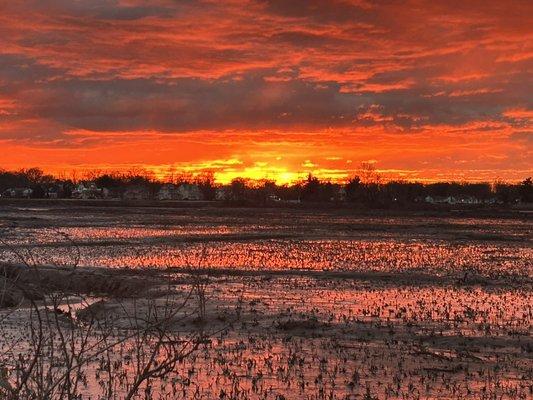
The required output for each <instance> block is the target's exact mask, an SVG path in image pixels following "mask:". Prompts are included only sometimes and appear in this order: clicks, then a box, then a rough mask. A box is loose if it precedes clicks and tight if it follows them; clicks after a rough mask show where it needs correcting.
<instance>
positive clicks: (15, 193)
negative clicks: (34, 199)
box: [2, 188, 33, 199]
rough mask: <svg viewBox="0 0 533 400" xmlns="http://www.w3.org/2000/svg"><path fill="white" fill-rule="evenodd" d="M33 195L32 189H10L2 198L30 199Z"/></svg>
mask: <svg viewBox="0 0 533 400" xmlns="http://www.w3.org/2000/svg"><path fill="white" fill-rule="evenodd" d="M32 193H33V190H32V189H30V188H10V189H6V190H4V192H3V193H2V197H12V198H23V199H29V198H30V197H31V195H32Z"/></svg>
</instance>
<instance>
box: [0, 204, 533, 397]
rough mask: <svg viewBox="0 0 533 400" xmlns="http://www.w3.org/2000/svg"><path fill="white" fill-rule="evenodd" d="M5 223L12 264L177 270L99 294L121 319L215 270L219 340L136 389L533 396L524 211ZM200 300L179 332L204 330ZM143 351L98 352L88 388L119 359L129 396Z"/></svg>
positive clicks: (80, 212)
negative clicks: (153, 283)
mask: <svg viewBox="0 0 533 400" xmlns="http://www.w3.org/2000/svg"><path fill="white" fill-rule="evenodd" d="M0 224H1V227H2V228H3V232H4V234H3V244H2V245H1V246H0V259H1V260H2V261H4V262H12V263H17V262H19V261H20V258H21V257H24V258H31V260H32V261H33V262H35V263H37V264H46V265H50V264H53V265H58V266H63V265H69V263H71V262H72V260H76V261H77V262H78V264H79V265H80V268H83V267H85V268H91V271H93V270H94V271H98V270H99V269H101V268H104V267H111V268H114V269H119V268H127V269H129V270H134V272H130V273H135V274H136V275H135V276H137V274H141V276H142V274H143V272H142V271H154V270H157V271H161V274H162V275H164V276H165V277H167V278H168V277H171V278H169V279H171V280H170V281H169V282H170V283H169V284H168V286H164V285H159V286H158V288H159V289H157V290H156V291H155V292H154V290H155V289H154V288H152V289H150V291H147V292H146V293H139V296H140V297H141V299H138V298H133V299H132V298H131V297H128V298H124V299H121V300H120V307H119V306H118V302H119V300H117V299H116V298H112V297H111V296H109V297H102V296H100V297H98V298H97V299H96V298H92V300H91V301H89V302H88V303H87V304H86V305H85V307H86V308H87V309H94V308H95V307H96V306H95V304H99V305H100V306H99V307H104V309H105V310H106V315H107V316H110V317H111V318H112V319H115V320H121V318H125V317H124V314H125V313H126V311H127V310H131V309H132V307H133V306H132V304H135V309H137V307H140V306H138V304H137V303H136V302H142V301H143V300H142V297H143V296H144V297H147V298H150V299H151V301H154V302H158V301H161V302H162V301H163V300H161V299H163V297H160V296H159V295H158V294H157V293H160V292H161V288H162V287H165V293H166V294H167V296H168V293H172V297H173V298H174V297H175V298H179V297H180V296H183V293H184V287H187V286H188V285H189V284H190V283H191V282H194V281H191V280H190V279H191V276H192V277H194V276H201V277H202V282H203V284H204V285H205V299H206V306H205V307H206V308H205V309H204V310H202V320H203V323H202V325H201V326H202V330H205V331H206V332H207V333H208V336H207V339H206V340H205V341H203V342H202V344H201V346H199V347H198V349H196V351H195V352H193V353H192V354H191V355H190V357H187V358H186V359H183V360H182V361H181V362H180V363H178V364H177V365H176V366H175V368H174V372H173V374H171V375H168V376H165V377H163V378H159V379H152V380H151V381H150V382H148V383H147V384H146V385H145V386H144V387H143V388H144V390H143V392H142V396H141V395H139V396H138V397H135V398H139V399H140V398H155V399H159V398H161V399H173V398H185V399H214V398H216V399H276V400H281V399H366V400H369V399H450V398H453V399H461V398H472V399H528V398H531V397H532V396H533V368H532V365H533V339H532V333H533V331H532V324H531V322H532V317H533V285H532V283H533V246H532V229H533V224H532V223H531V220H530V219H527V218H526V217H522V218H496V217H492V218H488V217H483V218H481V217H477V218H476V217H472V216H469V217H459V216H453V215H447V216H428V215H415V214H410V215H408V216H405V215H404V216H402V215H399V216H392V215H380V216H376V215H356V214H353V215H351V214H350V213H348V212H340V211H318V212H316V211H301V210H258V209H214V208H206V209H165V208H158V209H155V208H146V209H143V208H123V209H118V208H117V209H115V208H111V207H102V208H89V207H83V208H81V207H80V208H75V207H64V208H60V207H51V208H45V207H32V208H22V207H18V208H17V207H4V208H2V209H0ZM152 275H153V274H151V275H150V276H152ZM149 293H150V295H149ZM154 293H155V294H154ZM154 299H155V300H154ZM195 304H196V303H195V302H194V301H193V302H191V304H190V305H188V306H187V307H188V308H187V309H186V310H185V311H184V313H185V314H184V315H185V317H184V318H183V319H181V320H180V321H181V322H180V323H179V324H176V326H175V329H176V331H179V332H182V333H185V334H186V333H190V332H193V331H194V330H195V329H198V325H197V321H196V320H195V319H194V318H192V316H193V315H195V313H196V312H197V311H198V310H197V309H196V305H195ZM81 309H82V310H83V309H84V307H81ZM0 312H1V311H0ZM24 312H25V311H24V310H23V309H22V310H18V311H17V312H16V313H13V314H11V315H10V316H9V317H8V318H6V319H5V320H4V321H3V323H2V331H3V335H4V336H3V337H4V338H12V337H17V332H19V334H20V331H21V329H22V328H21V321H23V320H24V317H23V314H24ZM76 313H79V310H78V309H76ZM22 325H23V324H22ZM8 342H9V341H8V340H6V339H4V341H3V342H2V346H0V349H3V350H4V351H5V349H7V348H8V347H9V346H10V344H9V343H8ZM11 348H12V346H11ZM132 354H133V350H132V349H131V343H129V342H127V341H125V342H124V343H122V344H121V345H120V350H119V351H118V350H117V351H115V352H114V354H113V355H111V356H109V357H110V358H109V360H108V361H107V362H106V361H105V360H104V359H102V360H100V361H99V362H94V363H93V364H92V365H91V367H90V369H89V372H88V373H87V376H86V378H85V380H84V382H83V384H82V385H81V387H82V390H81V392H82V393H83V397H82V398H84V399H85V398H92V399H96V398H102V397H103V398H106V397H105V393H106V387H105V385H103V384H101V383H100V384H99V382H102V376H104V375H105V374H110V371H111V370H114V371H115V372H117V373H118V372H120V371H122V372H121V373H122V375H121V376H122V379H120V380H117V381H116V382H115V385H116V390H117V393H126V392H127V390H128V388H129V387H130V386H131V382H130V381H128V376H129V375H128V374H129V373H130V372H131V371H133V370H134V365H135V357H132ZM128 371H130V372H128ZM119 398H120V397H119Z"/></svg>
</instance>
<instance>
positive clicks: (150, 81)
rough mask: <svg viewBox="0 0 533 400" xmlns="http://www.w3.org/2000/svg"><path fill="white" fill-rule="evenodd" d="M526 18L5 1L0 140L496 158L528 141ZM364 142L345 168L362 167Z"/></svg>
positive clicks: (323, 4)
mask: <svg viewBox="0 0 533 400" xmlns="http://www.w3.org/2000/svg"><path fill="white" fill-rule="evenodd" d="M532 12H533V5H532V3H531V2H530V1H522V0H512V1H510V2H505V3H502V2H500V1H469V2H464V1H451V2H429V1H428V2H422V3H420V2H416V1H413V2H400V1H372V2H370V1H366V0H358V1H355V0H332V1H318V0H316V1H315V0H310V1H309V0H305V1H303V0H295V1H281V0H249V1H240V0H231V1H227V2H218V1H214V0H197V1H194V0H180V1H174V0H157V1H144V0H95V1H76V2H72V1H67V0H39V1H37V0H33V1H28V2H4V3H2V5H0V37H2V38H3V39H2V48H1V49H0V140H4V141H9V142H10V143H19V144H24V146H32V145H34V146H43V145H46V146H49V147H50V148H52V147H55V148H65V149H74V148H76V147H79V148H87V147H88V146H93V147H95V146H96V147H97V146H99V145H100V146H104V144H105V145H106V146H107V145H110V144H113V143H114V144H117V145H122V144H123V143H124V142H125V141H126V137H127V140H128V141H129V142H135V141H138V142H141V141H142V140H144V139H146V138H147V137H149V138H150V140H153V141H159V140H163V139H162V137H165V136H172V135H177V136H179V135H188V134H190V133H194V132H211V133H210V135H213V136H215V138H214V139H213V140H217V139H216V136H217V135H219V137H220V136H221V135H224V134H225V133H224V132H228V131H235V132H241V135H237V136H236V137H234V140H235V141H236V143H235V144H236V145H237V144H238V145H239V146H241V147H242V148H246V146H252V144H253V145H254V146H255V145H261V146H263V147H265V146H271V150H270V152H273V150H272V149H274V147H272V146H273V144H272V141H271V140H270V139H271V138H272V137H276V138H277V139H278V140H279V141H280V142H283V143H294V142H299V141H300V140H301V138H302V137H303V136H302V135H303V133H304V132H305V133H309V134H313V135H319V136H320V137H321V138H322V139H321V140H322V142H314V146H319V147H320V150H315V151H320V152H322V151H324V149H327V147H328V137H329V138H332V137H335V133H336V132H351V133H357V134H358V135H361V136H358V138H361V137H365V140H367V141H370V142H372V141H374V142H375V144H376V146H381V147H380V148H381V149H382V150H383V152H385V153H387V155H385V156H382V157H381V159H389V158H390V161H387V162H390V164H391V165H390V168H391V169H393V168H394V167H395V166H394V165H392V164H393V161H392V160H393V158H394V155H390V156H389V152H391V151H392V150H390V149H389V147H390V146H388V144H387V141H386V140H384V141H382V138H384V137H388V136H384V135H401V136H400V137H402V138H403V137H406V138H408V139H409V143H410V145H411V147H412V148H413V149H415V150H413V151H416V146H418V145H422V142H421V140H422V139H421V138H420V137H419V136H418V135H419V134H421V133H424V132H431V134H436V132H445V134H446V135H450V136H446V138H447V140H449V141H454V140H455V141H456V142H460V141H461V140H462V139H463V137H464V136H465V135H478V136H481V135H485V134H486V133H487V132H489V133H490V135H492V136H489V138H490V137H492V138H494V140H495V142H493V141H489V142H488V143H491V145H493V146H495V147H493V148H491V147H490V146H487V148H486V149H485V151H487V154H488V155H490V154H498V157H500V156H501V151H502V150H501V149H502V148H504V149H506V150H505V151H509V152H512V151H520V149H523V148H524V147H523V146H525V145H526V143H527V142H528V140H525V139H524V137H526V138H527V137H529V136H528V135H525V134H524V132H526V131H529V130H530V129H529V128H530V127H531V122H532V121H531V112H532V111H531V110H533V98H532V96H531V93H532V90H531V88H532V86H533V82H532V78H531V66H532V61H533V59H532V58H531V54H533V45H532V44H531V43H533V41H532V40H531V39H532V38H533V31H532V29H531V24H530V18H529V16H530V15H531V14H532ZM72 132H77V134H75V135H73V134H72ZM148 132H150V133H148ZM380 135H381V136H380ZM250 137H253V141H252V140H250V139H249V138H250ZM393 137H394V136H393ZM483 137H484V138H485V139H484V140H488V139H487V137H486V136H483ZM358 140H359V139H358ZM361 140H362V139H361ZM388 140H389V143H393V142H394V143H395V141H394V140H393V139H388ZM252 142H253V143H252ZM363 144H365V145H366V144H368V143H361V142H357V143H356V142H354V143H351V144H350V143H344V144H343V145H344V146H347V149H343V155H342V156H343V157H345V158H346V159H358V158H361V157H363V156H366V155H361V157H358V156H359V152H360V151H361V148H362V147H364V146H362V145H363ZM197 146H201V143H198V144H197ZM496 146H499V147H496ZM502 146H503V147H502ZM520 146H522V147H520ZM331 149H332V151H331V152H330V153H334V154H333V155H332V157H336V156H337V154H335V153H336V150H337V149H336V148H333V147H332V148H331ZM298 150H299V149H293V150H292V151H293V152H294V153H295V154H297V153H298ZM198 151H200V150H198ZM284 151H289V152H290V151H291V150H290V149H284ZM427 151H428V152H430V149H428V150H427ZM432 151H433V152H435V153H437V152H438V151H439V149H433V150H432ZM385 153H384V154H385ZM474 153H475V154H474ZM470 154H471V155H470V156H468V154H466V155H465V154H461V159H465V158H466V159H471V160H474V159H475V160H477V161H475V162H476V163H478V164H479V165H481V164H483V162H482V161H480V160H479V158H478V155H477V153H476V152H474V151H472V152H471V153H470ZM208 156H209V155H206V157H208ZM295 157H296V156H295ZM376 157H377V156H376ZM428 157H429V158H431V156H428ZM451 157H452V158H453V154H452V155H451ZM208 158H209V157H208ZM211 158H212V157H211ZM377 158H378V159H379V157H377ZM307 159H311V160H313V159H314V157H312V155H311V154H307V155H306V156H305V158H304V156H302V157H301V158H300V159H299V160H298V162H296V161H295V162H294V165H301V163H303V162H305V160H307ZM396 159H397V160H398V162H399V163H403V164H404V165H406V164H408V162H407V161H406V160H404V159H403V158H401V157H399V156H396ZM499 159H502V158H501V157H500V158H499ZM503 159H504V160H505V159H510V158H509V157H507V158H505V157H504V158H503ZM522 165H523V164H522ZM497 167H498V168H503V164H501V163H500V164H499V165H498V166H497ZM495 168H496V167H495ZM332 169H335V168H332Z"/></svg>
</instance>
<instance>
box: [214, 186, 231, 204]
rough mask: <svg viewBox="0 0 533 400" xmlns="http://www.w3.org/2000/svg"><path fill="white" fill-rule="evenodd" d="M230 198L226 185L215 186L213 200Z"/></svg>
mask: <svg viewBox="0 0 533 400" xmlns="http://www.w3.org/2000/svg"><path fill="white" fill-rule="evenodd" d="M230 198H231V191H230V190H229V188H227V187H220V188H217V190H216V192H215V200H217V201H225V200H229V199H230Z"/></svg>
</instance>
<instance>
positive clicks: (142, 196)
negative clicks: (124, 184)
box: [122, 186, 152, 200]
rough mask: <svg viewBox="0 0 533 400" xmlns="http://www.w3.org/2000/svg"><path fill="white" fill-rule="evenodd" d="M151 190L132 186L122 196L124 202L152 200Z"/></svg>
mask: <svg viewBox="0 0 533 400" xmlns="http://www.w3.org/2000/svg"><path fill="white" fill-rule="evenodd" d="M151 197H152V196H151V194H150V190H148V188H147V187H145V186H132V187H129V188H128V189H126V191H125V192H124V193H123V194H122V198H123V199H124V200H150V198H151Z"/></svg>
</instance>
